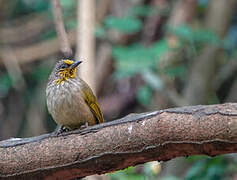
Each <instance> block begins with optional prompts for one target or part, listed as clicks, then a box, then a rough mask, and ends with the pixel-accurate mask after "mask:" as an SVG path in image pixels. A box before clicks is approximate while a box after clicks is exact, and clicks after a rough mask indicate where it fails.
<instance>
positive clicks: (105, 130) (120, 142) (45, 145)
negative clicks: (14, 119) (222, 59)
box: [0, 103, 237, 179]
mask: <svg viewBox="0 0 237 180" xmlns="http://www.w3.org/2000/svg"><path fill="white" fill-rule="evenodd" d="M234 152H237V103H228V104H222V105H208V106H201V105H199V106H189V107H182V108H173V109H166V110H161V111H155V112H151V113H143V114H131V115H129V116H127V117H125V118H123V119H119V120H117V121H113V122H109V123H103V124H100V125H96V126H92V127H90V128H87V129H84V130H77V131H72V132H68V133H65V134H62V135H59V136H55V135H53V134H45V135H42V136H39V137H33V138H25V139H20V140H11V139H9V140H6V141H1V142H0V178H4V177H5V178H8V179H16V178H22V179H23V178H25V179H71V178H75V177H84V176H88V175H92V174H103V173H107V172H111V171H115V170H119V169H124V168H126V167H128V166H134V165H137V164H140V163H144V162H148V161H153V160H159V161H167V160H169V159H172V158H175V157H178V156H189V155H196V154H205V155H209V156H216V155H219V154H225V153H234Z"/></svg>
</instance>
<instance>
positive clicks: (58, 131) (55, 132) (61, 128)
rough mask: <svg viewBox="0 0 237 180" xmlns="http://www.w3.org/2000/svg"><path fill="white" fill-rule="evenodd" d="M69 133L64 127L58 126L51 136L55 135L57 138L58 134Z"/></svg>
mask: <svg viewBox="0 0 237 180" xmlns="http://www.w3.org/2000/svg"><path fill="white" fill-rule="evenodd" d="M68 131H70V129H69V128H67V127H65V126H60V127H59V128H57V129H56V130H55V131H54V132H53V134H54V135H56V136H59V135H60V134H62V133H64V132H68Z"/></svg>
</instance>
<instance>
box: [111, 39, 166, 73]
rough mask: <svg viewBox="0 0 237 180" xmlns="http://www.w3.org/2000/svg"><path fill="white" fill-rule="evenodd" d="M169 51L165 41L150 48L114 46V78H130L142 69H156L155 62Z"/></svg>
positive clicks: (136, 45)
mask: <svg viewBox="0 0 237 180" xmlns="http://www.w3.org/2000/svg"><path fill="white" fill-rule="evenodd" d="M168 49H169V47H168V44H167V42H166V41H165V40H161V41H158V42H157V43H155V44H153V45H152V46H150V47H145V46H143V45H141V44H138V43H137V44H133V45H130V46H127V47H125V46H115V47H114V48H113V49H112V55H113V57H114V59H115V65H116V73H115V75H116V77H126V76H131V75H133V74H135V73H141V72H142V71H143V70H144V69H156V66H157V61H158V60H159V58H160V57H161V56H162V55H163V54H164V53H165V52H166V51H167V50H168Z"/></svg>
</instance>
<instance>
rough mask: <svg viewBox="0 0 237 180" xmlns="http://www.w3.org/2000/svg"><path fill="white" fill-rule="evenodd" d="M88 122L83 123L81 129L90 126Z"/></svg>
mask: <svg viewBox="0 0 237 180" xmlns="http://www.w3.org/2000/svg"><path fill="white" fill-rule="evenodd" d="M88 126H89V125H88V122H86V123H85V124H83V125H81V127H80V129H85V128H88Z"/></svg>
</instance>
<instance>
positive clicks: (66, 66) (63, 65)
mask: <svg viewBox="0 0 237 180" xmlns="http://www.w3.org/2000/svg"><path fill="white" fill-rule="evenodd" d="M60 68H61V69H64V68H68V64H62V65H61V66H60Z"/></svg>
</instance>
